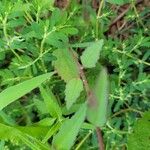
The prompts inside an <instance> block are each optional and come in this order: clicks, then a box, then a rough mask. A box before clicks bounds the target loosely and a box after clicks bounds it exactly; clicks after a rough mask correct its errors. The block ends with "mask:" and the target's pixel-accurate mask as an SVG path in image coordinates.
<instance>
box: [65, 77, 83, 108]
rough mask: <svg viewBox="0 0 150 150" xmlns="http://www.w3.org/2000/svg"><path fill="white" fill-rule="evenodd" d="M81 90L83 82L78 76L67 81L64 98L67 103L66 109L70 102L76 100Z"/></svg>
mask: <svg viewBox="0 0 150 150" xmlns="http://www.w3.org/2000/svg"><path fill="white" fill-rule="evenodd" d="M82 90H83V83H82V80H81V79H79V78H74V79H72V80H70V81H69V82H68V83H67V85H66V89H65V96H66V97H65V100H66V103H67V109H69V108H70V107H71V106H72V104H73V103H74V102H75V101H76V100H77V98H78V97H79V96H80V93H81V91H82Z"/></svg>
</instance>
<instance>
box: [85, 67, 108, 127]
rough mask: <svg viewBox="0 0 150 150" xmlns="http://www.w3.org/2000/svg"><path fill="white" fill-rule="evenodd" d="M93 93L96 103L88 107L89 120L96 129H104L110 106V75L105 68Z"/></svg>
mask: <svg viewBox="0 0 150 150" xmlns="http://www.w3.org/2000/svg"><path fill="white" fill-rule="evenodd" d="M93 93H94V96H95V98H94V99H95V100H96V102H93V104H92V103H90V104H89V105H88V111H87V118H88V120H89V121H90V122H91V123H92V124H93V125H95V126H96V127H102V126H103V125H104V124H105V123H106V120H107V105H108V75H107V71H106V69H105V68H103V69H102V71H101V73H100V75H99V76H98V78H97V80H96V84H95V87H94V89H93Z"/></svg>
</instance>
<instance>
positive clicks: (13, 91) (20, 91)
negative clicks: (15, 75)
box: [0, 73, 53, 110]
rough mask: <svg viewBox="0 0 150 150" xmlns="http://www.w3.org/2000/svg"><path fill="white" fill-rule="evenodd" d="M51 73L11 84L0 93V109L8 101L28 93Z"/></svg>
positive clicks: (8, 102) (10, 101) (7, 103)
mask: <svg viewBox="0 0 150 150" xmlns="http://www.w3.org/2000/svg"><path fill="white" fill-rule="evenodd" d="M52 75H53V73H47V74H43V75H40V76H37V77H34V78H32V79H30V80H27V81H24V82H22V83H20V84H17V85H14V86H11V87H9V88H7V89H5V90H4V91H2V92H1V93H0V110H2V109H3V108H5V107H6V106H7V105H9V104H10V103H12V102H14V101H15V100H17V99H19V98H20V97H22V96H24V95H25V94H27V93H29V92H30V91H31V90H33V89H35V88H36V87H38V86H39V85H40V84H41V83H43V82H44V81H46V80H47V79H48V78H50V77H51V76H52Z"/></svg>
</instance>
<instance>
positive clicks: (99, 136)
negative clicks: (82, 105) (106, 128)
mask: <svg viewBox="0 0 150 150" xmlns="http://www.w3.org/2000/svg"><path fill="white" fill-rule="evenodd" d="M96 133H97V139H98V143H99V150H104V149H105V148H104V142H103V138H102V137H103V136H102V132H101V129H100V128H99V127H97V128H96Z"/></svg>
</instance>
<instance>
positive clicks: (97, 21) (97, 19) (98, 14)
mask: <svg viewBox="0 0 150 150" xmlns="http://www.w3.org/2000/svg"><path fill="white" fill-rule="evenodd" d="M103 4H104V0H102V1H101V3H100V5H99V9H98V13H97V17H96V40H98V35H99V17H100V15H101V11H102V7H103Z"/></svg>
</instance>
